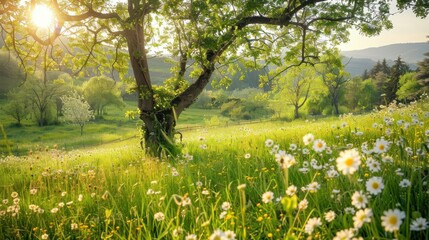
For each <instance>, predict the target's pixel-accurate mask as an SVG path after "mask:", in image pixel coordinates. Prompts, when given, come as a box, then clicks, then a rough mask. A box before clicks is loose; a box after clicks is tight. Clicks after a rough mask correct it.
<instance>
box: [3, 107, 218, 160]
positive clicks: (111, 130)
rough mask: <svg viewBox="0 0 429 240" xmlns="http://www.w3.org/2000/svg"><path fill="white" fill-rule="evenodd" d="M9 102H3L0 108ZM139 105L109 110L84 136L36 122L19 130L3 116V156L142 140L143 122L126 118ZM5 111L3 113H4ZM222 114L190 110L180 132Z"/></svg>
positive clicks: (70, 127) (69, 127)
mask: <svg viewBox="0 0 429 240" xmlns="http://www.w3.org/2000/svg"><path fill="white" fill-rule="evenodd" d="M2 104H5V101H4V100H3V101H0V107H1V106H2ZM135 105H136V103H135V102H126V106H125V107H124V108H123V109H118V108H115V107H107V109H106V112H107V114H106V115H105V116H104V117H103V119H102V120H93V121H90V122H88V123H87V124H86V125H85V126H84V134H83V136H80V129H79V126H77V125H68V124H65V123H62V124H60V125H50V126H45V127H38V126H36V124H35V120H34V119H25V120H23V122H22V126H19V127H18V126H16V125H15V122H14V119H13V118H11V117H10V116H6V115H4V114H0V124H1V125H3V127H4V130H5V134H6V136H7V139H8V141H7V142H8V144H6V141H5V139H4V136H3V134H2V133H1V132H0V154H1V153H7V152H8V147H10V148H11V151H12V153H13V154H15V155H22V154H27V153H28V152H29V151H30V150H37V149H44V148H46V147H52V146H53V145H56V146H57V147H58V148H60V149H65V150H73V149H79V148H83V147H91V146H98V145H101V144H105V143H109V142H115V141H122V140H125V139H129V138H139V137H140V132H139V129H140V128H141V122H140V121H139V120H137V119H128V118H126V117H125V111H127V110H134V109H136V107H135ZM0 111H1V110H0ZM218 114H219V110H216V109H213V110H201V109H193V108H191V109H187V110H186V111H185V112H184V113H183V114H182V115H181V116H180V119H179V122H178V125H177V128H178V129H183V128H192V127H195V126H201V125H204V124H205V122H206V121H208V120H210V119H211V118H212V117H213V116H217V115H218Z"/></svg>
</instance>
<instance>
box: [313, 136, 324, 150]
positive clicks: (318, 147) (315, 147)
mask: <svg viewBox="0 0 429 240" xmlns="http://www.w3.org/2000/svg"><path fill="white" fill-rule="evenodd" d="M325 148H326V142H325V141H323V140H321V139H317V140H315V141H314V143H313V150H314V151H315V152H322V151H323V150H325Z"/></svg>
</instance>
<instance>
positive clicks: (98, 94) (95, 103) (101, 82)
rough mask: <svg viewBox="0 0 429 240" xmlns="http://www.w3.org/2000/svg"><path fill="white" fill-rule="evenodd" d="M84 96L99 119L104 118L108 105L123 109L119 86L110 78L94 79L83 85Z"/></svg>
mask: <svg viewBox="0 0 429 240" xmlns="http://www.w3.org/2000/svg"><path fill="white" fill-rule="evenodd" d="M83 95H84V96H85V99H87V101H88V103H89V105H90V106H91V108H92V109H93V110H94V112H95V114H96V115H97V117H102V116H103V114H104V108H105V107H106V106H108V105H114V106H117V107H122V106H123V105H124V102H123V100H122V96H121V91H120V90H119V84H118V83H116V82H115V81H114V80H113V79H111V78H108V77H104V76H101V77H92V78H90V79H89V81H87V82H85V83H84V84H83Z"/></svg>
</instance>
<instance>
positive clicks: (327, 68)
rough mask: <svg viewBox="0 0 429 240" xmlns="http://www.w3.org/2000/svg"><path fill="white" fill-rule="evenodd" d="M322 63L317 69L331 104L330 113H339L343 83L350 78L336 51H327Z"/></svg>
mask: <svg viewBox="0 0 429 240" xmlns="http://www.w3.org/2000/svg"><path fill="white" fill-rule="evenodd" d="M322 63H323V64H322V65H320V66H319V67H318V69H317V72H318V73H319V74H320V77H321V79H322V82H323V84H324V85H325V86H326V87H327V89H328V93H329V95H328V96H329V98H330V101H331V106H332V108H333V109H334V111H332V113H334V114H336V115H339V114H340V108H339V107H340V100H341V97H342V95H343V93H344V87H345V84H346V83H347V82H348V81H349V80H350V76H349V73H348V72H346V71H345V69H344V65H343V63H342V61H341V57H340V55H339V52H338V51H334V52H328V53H327V54H326V55H325V56H324V59H322Z"/></svg>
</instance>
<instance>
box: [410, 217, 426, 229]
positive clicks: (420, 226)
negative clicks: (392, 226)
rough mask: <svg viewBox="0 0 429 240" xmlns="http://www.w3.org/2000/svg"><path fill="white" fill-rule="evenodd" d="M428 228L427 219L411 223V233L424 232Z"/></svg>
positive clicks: (418, 219) (415, 220)
mask: <svg viewBox="0 0 429 240" xmlns="http://www.w3.org/2000/svg"><path fill="white" fill-rule="evenodd" d="M427 228H428V222H427V221H426V219H425V218H422V217H419V218H417V219H414V220H413V221H412V222H411V225H410V229H411V231H423V230H426V229H427Z"/></svg>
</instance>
